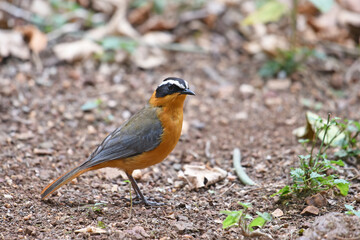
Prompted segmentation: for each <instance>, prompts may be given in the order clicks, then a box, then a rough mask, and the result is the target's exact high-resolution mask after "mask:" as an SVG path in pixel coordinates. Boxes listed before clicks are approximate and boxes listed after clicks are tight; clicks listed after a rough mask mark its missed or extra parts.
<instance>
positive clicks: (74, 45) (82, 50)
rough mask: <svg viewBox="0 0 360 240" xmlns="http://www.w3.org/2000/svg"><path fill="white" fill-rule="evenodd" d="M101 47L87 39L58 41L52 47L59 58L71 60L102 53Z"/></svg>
mask: <svg viewBox="0 0 360 240" xmlns="http://www.w3.org/2000/svg"><path fill="white" fill-rule="evenodd" d="M102 51H103V50H102V48H101V47H100V46H99V45H98V44H96V43H94V42H92V41H90V40H87V39H83V40H79V41H76V42H70V43H60V44H58V45H56V46H55V47H54V52H55V55H56V56H57V57H58V58H59V59H60V60H65V61H67V62H73V61H76V60H81V59H85V58H88V57H90V56H91V55H92V54H94V53H102Z"/></svg>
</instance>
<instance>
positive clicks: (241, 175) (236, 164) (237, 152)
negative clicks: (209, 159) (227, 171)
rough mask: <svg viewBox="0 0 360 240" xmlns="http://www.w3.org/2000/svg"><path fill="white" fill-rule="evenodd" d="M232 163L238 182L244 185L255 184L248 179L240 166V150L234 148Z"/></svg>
mask: <svg viewBox="0 0 360 240" xmlns="http://www.w3.org/2000/svg"><path fill="white" fill-rule="evenodd" d="M233 163H234V168H235V172H236V174H237V175H238V177H239V179H240V181H241V182H242V183H243V184H245V185H256V183H255V182H254V181H253V180H251V179H250V178H249V176H248V175H247V174H246V172H245V170H244V168H243V167H242V166H241V152H240V149H238V148H235V149H234V153H233Z"/></svg>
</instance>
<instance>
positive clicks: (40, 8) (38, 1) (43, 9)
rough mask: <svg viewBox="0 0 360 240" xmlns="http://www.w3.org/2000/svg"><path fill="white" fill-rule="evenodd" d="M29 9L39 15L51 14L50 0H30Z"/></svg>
mask: <svg viewBox="0 0 360 240" xmlns="http://www.w3.org/2000/svg"><path fill="white" fill-rule="evenodd" d="M30 11H31V12H33V13H36V15H39V16H41V17H48V16H50V15H51V14H52V9H51V5H50V2H49V1H45V0H34V1H32V3H31V6H30Z"/></svg>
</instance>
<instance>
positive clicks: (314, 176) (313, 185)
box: [271, 114, 350, 197]
mask: <svg viewBox="0 0 360 240" xmlns="http://www.w3.org/2000/svg"><path fill="white" fill-rule="evenodd" d="M314 126H316V131H315V134H314V135H313V139H312V145H311V149H310V150H308V149H307V148H306V144H307V143H308V142H310V140H309V139H305V140H300V141H299V142H300V143H301V144H302V145H303V147H304V148H305V150H306V151H307V153H308V154H307V155H299V156H298V157H299V161H300V166H299V167H298V168H295V169H292V170H291V172H290V176H291V178H292V180H293V183H292V185H287V186H285V187H284V188H282V189H280V190H279V191H278V192H277V193H275V194H273V195H271V196H272V197H273V196H275V195H280V196H286V195H289V194H294V193H295V194H297V195H298V196H299V195H305V196H306V195H308V194H311V193H314V192H319V191H323V190H328V189H330V188H334V187H336V188H338V189H339V190H340V194H341V195H343V196H346V195H347V194H348V191H349V187H350V183H349V182H348V181H346V180H344V179H339V178H338V176H337V175H336V174H328V172H329V170H333V171H336V170H337V168H336V167H335V165H337V166H344V162H343V161H342V160H337V161H334V160H328V159H327V155H326V154H325V152H326V150H327V149H328V148H329V147H330V146H331V144H332V142H333V141H334V140H335V139H336V138H337V137H338V136H339V135H340V134H341V133H342V132H343V130H341V129H340V130H339V131H337V132H336V133H333V131H332V133H331V138H330V139H329V129H331V130H332V129H335V128H334V127H333V128H331V127H332V126H339V123H338V118H333V119H330V114H329V115H328V119H327V121H326V123H325V122H324V120H323V119H322V118H318V119H317V120H316V124H314ZM336 129H338V128H336ZM319 136H321V137H322V138H321V141H320V147H319V150H318V151H317V153H315V146H316V143H317V142H318V141H319V140H318V139H319ZM325 141H326V142H327V145H326V146H325Z"/></svg>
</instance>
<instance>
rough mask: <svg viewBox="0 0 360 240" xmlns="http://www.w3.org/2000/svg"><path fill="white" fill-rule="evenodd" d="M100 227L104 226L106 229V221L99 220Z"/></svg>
mask: <svg viewBox="0 0 360 240" xmlns="http://www.w3.org/2000/svg"><path fill="white" fill-rule="evenodd" d="M98 227H99V228H102V229H105V228H106V225H105V223H104V222H102V221H99V222H98Z"/></svg>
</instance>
